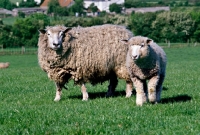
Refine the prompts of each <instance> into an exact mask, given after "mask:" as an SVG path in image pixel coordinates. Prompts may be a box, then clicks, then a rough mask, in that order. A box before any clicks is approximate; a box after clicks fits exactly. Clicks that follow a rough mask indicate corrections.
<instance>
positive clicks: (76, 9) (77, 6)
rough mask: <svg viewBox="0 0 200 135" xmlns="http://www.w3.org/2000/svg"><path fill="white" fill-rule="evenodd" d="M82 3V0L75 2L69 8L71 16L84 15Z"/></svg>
mask: <svg viewBox="0 0 200 135" xmlns="http://www.w3.org/2000/svg"><path fill="white" fill-rule="evenodd" d="M84 9H85V8H84V1H83V0H75V3H74V4H73V5H72V6H71V7H70V8H69V12H70V14H71V15H74V14H75V13H79V14H82V13H84Z"/></svg>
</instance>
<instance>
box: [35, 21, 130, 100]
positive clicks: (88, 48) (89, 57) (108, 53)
mask: <svg viewBox="0 0 200 135" xmlns="http://www.w3.org/2000/svg"><path fill="white" fill-rule="evenodd" d="M132 36H133V34H132V33H131V32H130V31H129V30H127V29H126V28H124V27H122V26H118V25H108V24H107V25H102V26H93V27H86V28H82V27H75V28H72V29H71V28H67V27H64V26H53V27H46V29H45V30H40V37H39V41H38V46H39V48H38V61H39V65H40V67H41V68H42V69H43V70H44V71H45V72H47V74H48V77H49V78H50V79H52V80H53V81H54V82H55V83H56V96H55V99H54V101H59V100H60V98H61V90H62V88H63V87H64V85H65V84H66V83H67V82H68V81H69V80H70V79H73V80H74V82H75V84H78V85H82V86H81V91H82V94H83V100H87V99H88V93H87V91H86V87H85V85H84V84H85V83H87V82H89V83H91V84H97V83H102V82H104V81H107V80H109V83H110V84H109V86H108V92H107V96H112V94H113V92H114V91H115V88H116V86H117V83H118V80H117V78H120V79H124V80H126V83H127V86H126V97H130V96H131V93H132V82H131V79H130V76H129V73H128V71H127V68H126V64H125V63H126V55H127V52H128V46H124V45H123V44H122V43H121V42H120V40H121V39H126V38H131V37H132Z"/></svg>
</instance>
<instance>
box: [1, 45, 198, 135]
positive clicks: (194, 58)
mask: <svg viewBox="0 0 200 135" xmlns="http://www.w3.org/2000/svg"><path fill="white" fill-rule="evenodd" d="M165 51H166V54H167V58H168V65H167V74H166V79H165V82H164V85H163V86H164V89H163V92H162V98H161V103H159V104H150V103H147V104H144V105H143V106H142V107H138V106H136V103H135V99H136V97H135V94H133V95H132V96H131V97H130V98H125V82H124V81H123V80H119V84H118V86H117V89H116V93H115V96H114V97H112V98H105V94H106V91H107V86H108V82H106V83H103V84H102V85H100V84H99V85H96V86H92V85H90V84H86V87H87V88H88V89H87V90H88V93H89V96H90V97H89V100H88V101H86V102H84V101H82V100H81V97H82V96H81V91H80V87H79V86H76V85H74V84H73V82H72V81H70V82H69V84H67V87H68V88H69V89H68V90H63V95H62V99H61V101H59V102H54V101H53V99H54V96H55V85H54V83H53V82H52V81H50V80H49V79H48V78H47V75H46V73H45V72H43V71H42V70H41V69H40V68H39V66H38V61H37V56H36V55H17V56H1V57H0V61H1V62H6V61H8V62H10V67H9V68H8V69H2V70H0V84H1V89H0V93H1V94H0V99H1V102H0V106H1V111H0V131H1V134H9V135H10V134H15V135H21V134H35V135H41V134H69V135H79V134H80V135H81V134H87V135H94V134H115V135H122V134H127V135H130V134H132V135H147V134H148V135H155V134H166V135H168V134H169V135H171V134H176V135H185V134H187V135H192V134H194V135H195V134H199V131H200V127H199V124H200V114H199V112H200V108H199V106H200V96H199V89H200V85H199V80H200V76H199V72H200V68H199V67H200V63H199V58H200V53H199V52H200V47H186V48H167V49H165ZM133 92H134V91H133Z"/></svg>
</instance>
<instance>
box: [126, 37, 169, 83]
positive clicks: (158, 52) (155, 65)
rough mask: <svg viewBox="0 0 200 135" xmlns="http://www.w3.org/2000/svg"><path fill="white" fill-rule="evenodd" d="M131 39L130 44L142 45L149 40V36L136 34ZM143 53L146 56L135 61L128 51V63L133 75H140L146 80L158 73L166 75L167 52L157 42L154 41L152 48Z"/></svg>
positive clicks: (139, 76)
mask: <svg viewBox="0 0 200 135" xmlns="http://www.w3.org/2000/svg"><path fill="white" fill-rule="evenodd" d="M130 40H131V41H130V43H129V44H133V45H140V44H141V43H144V42H145V40H147V37H141V36H136V37H133V38H131V39H130ZM146 46H147V44H146ZM142 53H143V57H145V58H143V59H139V60H137V61H133V60H132V59H131V57H130V52H128V55H127V59H126V65H127V68H128V69H129V73H130V75H131V77H138V78H140V79H141V80H145V79H149V78H150V77H152V76H154V75H156V74H162V75H165V69H166V63H167V60H166V54H165V52H164V51H163V49H162V48H161V47H159V46H158V45H157V44H156V43H152V44H151V45H150V48H149V49H148V50H145V52H142ZM145 55H146V56H145Z"/></svg>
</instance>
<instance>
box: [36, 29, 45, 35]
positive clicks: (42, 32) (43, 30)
mask: <svg viewBox="0 0 200 135" xmlns="http://www.w3.org/2000/svg"><path fill="white" fill-rule="evenodd" d="M38 31H39V32H40V33H41V34H45V33H46V30H45V29H40V30H38Z"/></svg>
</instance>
